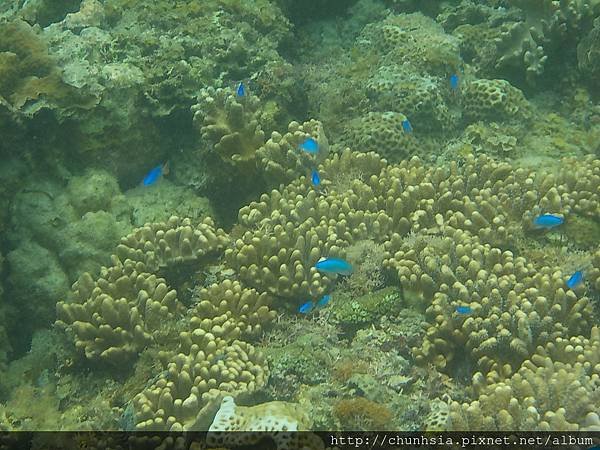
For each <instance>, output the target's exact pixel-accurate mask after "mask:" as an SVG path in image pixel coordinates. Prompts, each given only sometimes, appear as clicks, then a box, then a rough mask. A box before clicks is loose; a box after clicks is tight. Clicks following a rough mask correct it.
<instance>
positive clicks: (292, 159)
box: [256, 119, 329, 188]
mask: <svg viewBox="0 0 600 450" xmlns="http://www.w3.org/2000/svg"><path fill="white" fill-rule="evenodd" d="M308 137H312V138H314V139H315V140H316V141H317V142H318V144H319V152H318V154H317V155H316V156H311V155H309V154H307V153H306V152H304V151H302V150H300V149H299V146H300V144H301V143H302V142H303V141H304V140H305V139H306V138H308ZM328 154H329V143H328V141H327V136H326V135H325V132H324V131H323V125H322V124H321V122H319V121H317V120H314V119H313V120H309V121H308V122H304V123H303V124H300V123H298V122H291V123H290V124H289V125H288V132H287V133H285V134H283V135H282V134H280V133H278V132H276V131H274V132H273V133H272V134H271V137H270V138H269V140H268V141H267V142H266V143H265V145H263V146H262V147H260V148H259V149H258V150H257V151H256V157H257V167H258V168H259V171H260V173H261V174H262V176H263V177H264V183H265V186H267V187H268V188H276V187H279V186H280V185H281V184H287V183H289V182H290V181H292V180H294V179H295V178H298V177H299V176H300V175H305V174H307V173H309V172H310V170H311V169H313V168H315V166H316V165H318V164H319V162H320V161H322V160H324V159H325V158H326V157H327V155H328Z"/></svg>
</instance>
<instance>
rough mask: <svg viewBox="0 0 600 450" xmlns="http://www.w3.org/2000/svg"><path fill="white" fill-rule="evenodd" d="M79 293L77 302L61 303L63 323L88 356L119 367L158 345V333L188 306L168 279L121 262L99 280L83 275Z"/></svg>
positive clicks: (76, 290) (59, 313)
mask: <svg viewBox="0 0 600 450" xmlns="http://www.w3.org/2000/svg"><path fill="white" fill-rule="evenodd" d="M73 290H74V297H75V299H74V301H73V302H58V303H57V305H56V312H57V317H58V320H57V322H56V323H57V325H59V326H61V327H63V328H66V329H68V330H69V331H71V332H72V333H73V334H74V338H75V346H76V347H77V348H78V349H81V350H82V351H83V352H84V353H85V356H86V358H89V359H97V358H98V359H101V360H103V361H105V362H109V363H111V364H115V365H119V364H123V363H126V362H127V361H128V360H131V357H132V356H134V355H136V354H137V353H139V352H140V351H141V350H142V349H143V348H144V347H145V346H147V345H149V344H151V343H152V342H154V337H153V333H154V332H155V331H157V330H158V329H159V328H160V326H161V324H162V323H163V322H164V320H165V319H168V318H169V317H173V316H174V315H176V314H178V313H181V308H182V306H181V304H180V303H179V302H178V300H177V293H176V292H175V291H174V290H171V289H169V287H168V286H167V284H166V283H165V280H164V279H162V278H157V277H156V275H150V274H148V273H144V272H139V271H138V270H137V269H136V264H135V263H133V262H132V261H126V262H125V263H124V264H123V263H121V262H120V261H118V260H116V258H114V265H113V266H112V267H109V268H106V267H105V268H103V269H102V271H101V274H100V277H99V278H98V279H97V280H94V279H92V277H91V276H90V275H89V274H88V273H85V274H83V275H82V276H81V277H80V279H79V280H78V281H77V282H76V283H75V284H74V285H73Z"/></svg>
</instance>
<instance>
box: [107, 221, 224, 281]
mask: <svg viewBox="0 0 600 450" xmlns="http://www.w3.org/2000/svg"><path fill="white" fill-rule="evenodd" d="M228 243H229V241H228V237H227V235H226V234H225V232H224V231H223V230H222V229H220V228H215V224H214V222H213V220H212V219H211V218H210V217H207V218H205V219H204V220H203V221H202V222H200V223H199V224H198V225H197V226H193V225H192V221H191V220H190V219H187V218H186V219H180V218H179V217H177V216H171V217H170V218H169V220H167V221H166V222H157V223H149V224H146V225H144V226H143V227H141V228H137V229H136V230H134V232H133V233H132V234H130V235H128V236H126V237H124V238H122V239H121V243H120V244H119V245H118V246H117V250H116V254H117V257H118V259H119V260H121V261H127V260H131V261H133V262H139V263H142V267H143V268H144V269H145V270H146V271H148V272H156V271H158V270H159V269H161V268H166V267H169V266H173V265H181V264H188V263H195V264H196V263H197V264H198V265H200V261H202V260H203V259H204V260H210V259H211V258H212V257H214V256H215V255H218V254H219V253H220V252H222V251H223V250H224V248H225V246H226V245H227V244H228Z"/></svg>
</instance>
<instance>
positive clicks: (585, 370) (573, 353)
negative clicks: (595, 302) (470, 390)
mask: <svg viewBox="0 0 600 450" xmlns="http://www.w3.org/2000/svg"><path fill="white" fill-rule="evenodd" d="M599 338H600V333H599V331H598V328H596V327H594V328H593V329H592V331H591V338H590V339H584V338H582V337H572V338H569V339H563V338H559V339H557V340H556V341H554V342H551V343H549V344H548V345H547V346H546V347H545V348H544V347H540V348H539V349H538V351H537V352H536V354H534V355H533V356H532V358H531V359H530V360H527V361H525V362H524V363H523V364H522V366H521V368H520V369H519V370H518V371H517V372H516V373H515V374H514V375H513V376H511V377H510V378H508V379H506V380H503V381H497V382H492V383H489V384H486V385H484V386H483V387H481V389H480V392H479V396H478V399H477V400H476V401H473V402H471V403H463V404H460V403H458V402H453V403H452V404H451V406H450V418H449V419H450V427H451V428H452V429H455V430H467V429H468V430H470V431H476V430H546V431H549V430H555V431H556V430H564V431H566V430H570V431H576V430H579V431H598V430H599V429H600V418H599V417H598V414H597V404H598V401H599V400H600V399H599V395H600V394H599V392H600V391H599V390H598V388H599V386H600V372H598V369H599V367H600V366H599V365H598V364H597V360H598V358H597V352H598V346H599ZM476 379H477V377H476Z"/></svg>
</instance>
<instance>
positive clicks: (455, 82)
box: [450, 73, 460, 91]
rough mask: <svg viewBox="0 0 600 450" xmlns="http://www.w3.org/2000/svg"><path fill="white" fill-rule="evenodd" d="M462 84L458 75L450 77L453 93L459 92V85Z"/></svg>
mask: <svg viewBox="0 0 600 450" xmlns="http://www.w3.org/2000/svg"><path fill="white" fill-rule="evenodd" d="M459 84H460V79H459V78H458V75H457V74H455V73H453V74H452V75H450V88H451V89H452V90H453V91H456V90H458V85H459Z"/></svg>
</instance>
